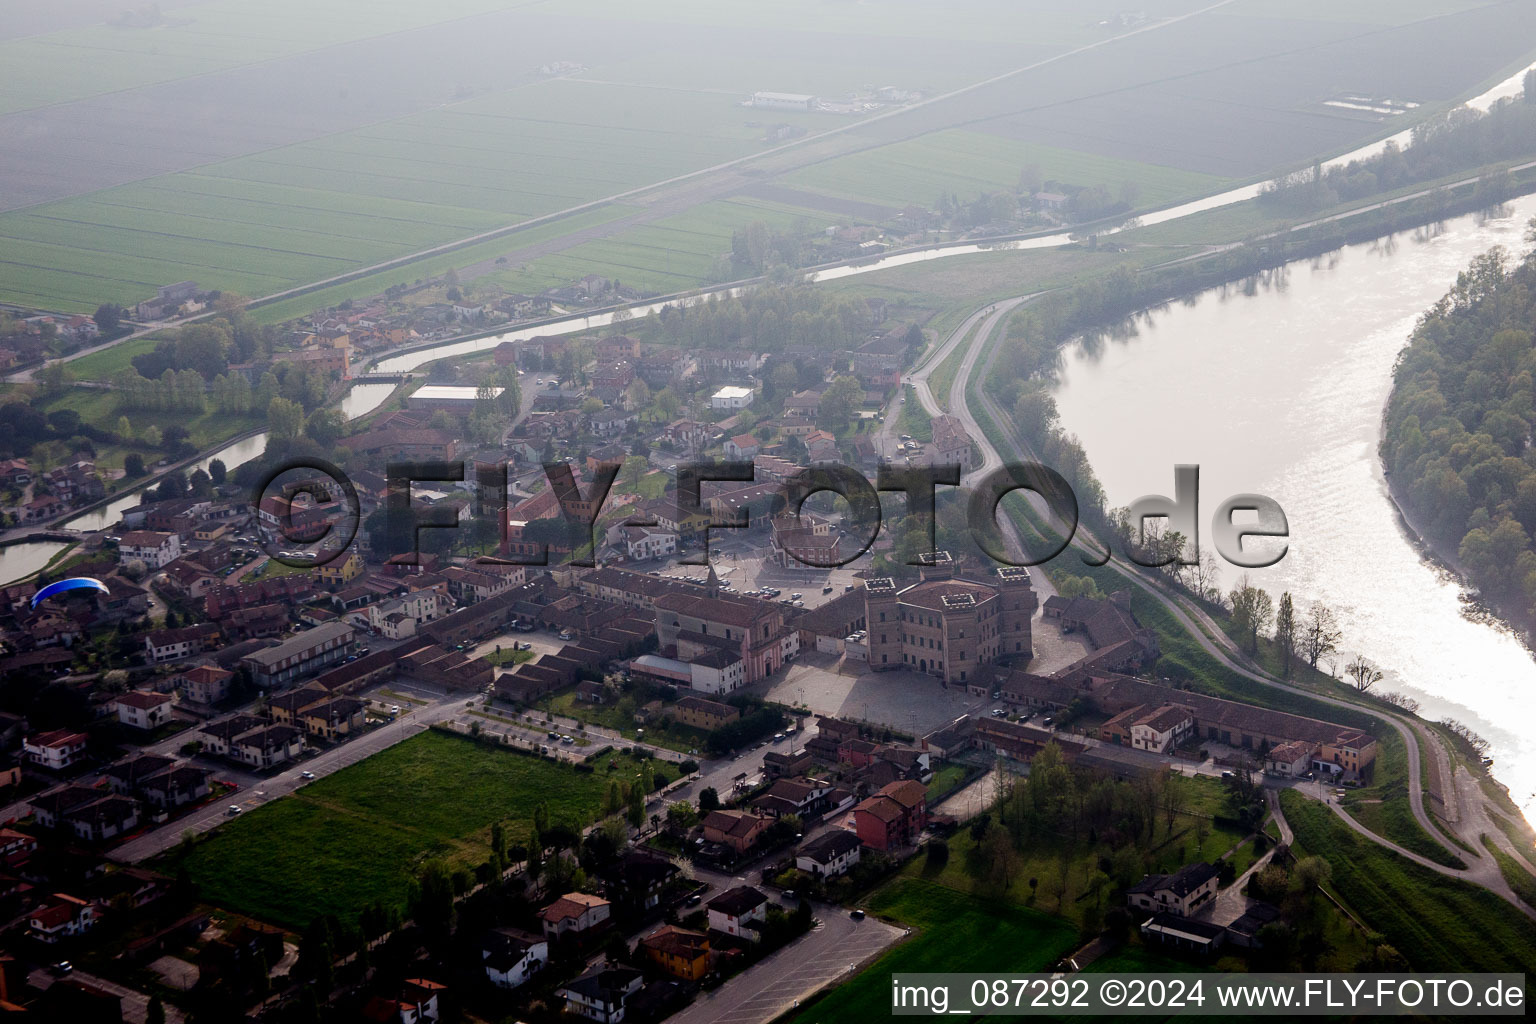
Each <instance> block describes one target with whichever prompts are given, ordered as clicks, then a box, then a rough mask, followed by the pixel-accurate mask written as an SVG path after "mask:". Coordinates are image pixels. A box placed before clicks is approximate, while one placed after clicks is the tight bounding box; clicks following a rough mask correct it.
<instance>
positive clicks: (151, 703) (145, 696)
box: [114, 690, 175, 730]
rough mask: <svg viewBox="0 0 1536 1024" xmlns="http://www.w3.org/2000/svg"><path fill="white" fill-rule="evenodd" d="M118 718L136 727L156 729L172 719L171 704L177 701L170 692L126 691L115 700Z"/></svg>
mask: <svg viewBox="0 0 1536 1024" xmlns="http://www.w3.org/2000/svg"><path fill="white" fill-rule="evenodd" d="M114 703H115V704H116V706H117V720H118V721H119V722H122V723H123V724H124V725H131V726H133V727H134V728H135V729H145V730H148V729H156V728H159V727H160V726H162V725H164V724H165V723H166V722H169V721H170V720H171V706H172V705H173V704H174V703H175V702H174V700H173V699H172V697H171V695H170V694H168V693H146V692H144V691H141V690H134V691H133V692H132V693H125V694H123V695H122V696H121V697H119V698H117V700H116V701H115V702H114Z"/></svg>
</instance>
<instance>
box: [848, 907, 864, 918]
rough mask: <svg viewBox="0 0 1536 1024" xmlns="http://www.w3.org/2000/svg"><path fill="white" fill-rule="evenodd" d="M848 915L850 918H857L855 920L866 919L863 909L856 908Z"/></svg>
mask: <svg viewBox="0 0 1536 1024" xmlns="http://www.w3.org/2000/svg"><path fill="white" fill-rule="evenodd" d="M848 916H849V917H850V918H852V919H853V920H855V921H862V920H864V911H862V910H855V911H853V912H852V913H851V914H849V915H848Z"/></svg>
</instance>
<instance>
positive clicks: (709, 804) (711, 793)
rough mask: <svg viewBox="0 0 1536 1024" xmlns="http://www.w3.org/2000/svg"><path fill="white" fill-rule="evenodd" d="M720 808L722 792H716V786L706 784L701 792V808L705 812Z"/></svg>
mask: <svg viewBox="0 0 1536 1024" xmlns="http://www.w3.org/2000/svg"><path fill="white" fill-rule="evenodd" d="M719 809H720V794H719V793H716V792H715V787H714V786H706V787H705V788H704V789H703V790H701V791H700V792H699V810H700V811H702V812H703V813H705V814H708V813H709V812H710V811H717V810H719Z"/></svg>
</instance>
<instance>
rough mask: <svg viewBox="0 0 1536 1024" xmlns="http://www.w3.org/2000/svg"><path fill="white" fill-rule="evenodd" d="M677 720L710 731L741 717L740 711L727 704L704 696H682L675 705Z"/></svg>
mask: <svg viewBox="0 0 1536 1024" xmlns="http://www.w3.org/2000/svg"><path fill="white" fill-rule="evenodd" d="M675 713H676V716H677V720H678V721H679V722H681V723H682V724H683V725H688V726H692V727H693V728H695V729H702V730H704V731H705V732H711V731H713V730H715V729H718V728H720V727H721V726H723V725H729V724H730V723H731V722H734V721H736V720H737V719H738V718H740V717H741V712H740V711H739V710H737V709H736V708H734V707H732V706H731V705H729V704H722V703H720V702H719V701H716V700H707V699H706V698H704V697H692V696H689V697H683V698H682V699H680V700H679V701H678V702H677V704H676V705H675Z"/></svg>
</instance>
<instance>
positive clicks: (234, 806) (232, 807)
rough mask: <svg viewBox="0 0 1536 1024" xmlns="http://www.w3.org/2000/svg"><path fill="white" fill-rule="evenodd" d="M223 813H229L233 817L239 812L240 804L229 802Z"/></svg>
mask: <svg viewBox="0 0 1536 1024" xmlns="http://www.w3.org/2000/svg"><path fill="white" fill-rule="evenodd" d="M224 813H225V814H227V815H229V816H230V817H231V818H233V817H234V816H235V815H237V814H239V813H240V805H239V804H230V805H229V810H227V811H225V812H224Z"/></svg>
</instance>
